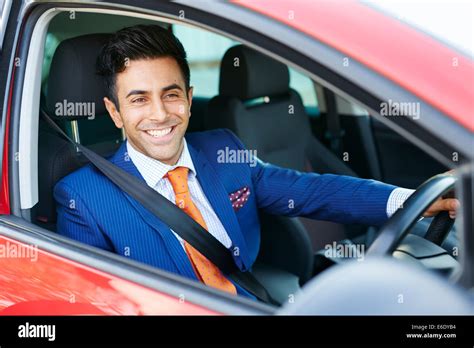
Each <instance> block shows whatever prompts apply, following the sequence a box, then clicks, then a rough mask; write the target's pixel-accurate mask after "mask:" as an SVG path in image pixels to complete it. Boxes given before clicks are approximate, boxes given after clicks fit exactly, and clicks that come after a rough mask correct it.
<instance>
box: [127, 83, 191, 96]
mask: <svg viewBox="0 0 474 348" xmlns="http://www.w3.org/2000/svg"><path fill="white" fill-rule="evenodd" d="M172 89H179V90H180V91H182V90H183V89H182V88H181V86H180V85H178V84H176V83H173V84H171V85H169V86H166V87H163V88H162V89H161V91H162V92H167V91H170V90H172ZM149 93H150V92H149V91H145V90H142V89H133V90H131V91H130V92H128V94H127V96H126V97H125V98H128V97H130V96H131V95H141V94H149Z"/></svg>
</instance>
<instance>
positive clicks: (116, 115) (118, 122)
mask: <svg viewBox="0 0 474 348" xmlns="http://www.w3.org/2000/svg"><path fill="white" fill-rule="evenodd" d="M104 104H105V108H106V109H107V111H108V112H109V115H110V117H111V118H112V121H114V123H115V127H117V128H122V127H123V122H122V117H121V116H120V112H118V110H117V108H116V107H115V104H114V102H113V101H111V100H110V99H109V98H107V97H104Z"/></svg>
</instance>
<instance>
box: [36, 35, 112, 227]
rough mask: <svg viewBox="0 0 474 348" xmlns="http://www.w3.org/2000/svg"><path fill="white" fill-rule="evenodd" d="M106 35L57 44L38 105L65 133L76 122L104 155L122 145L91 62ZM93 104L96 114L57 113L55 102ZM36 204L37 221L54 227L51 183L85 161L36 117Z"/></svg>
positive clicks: (83, 138) (83, 136)
mask: <svg viewBox="0 0 474 348" xmlns="http://www.w3.org/2000/svg"><path fill="white" fill-rule="evenodd" d="M107 38H108V34H93V35H84V36H79V37H76V38H72V39H68V40H65V41H63V42H61V44H60V45H59V46H58V48H57V49H56V51H55V53H54V56H53V60H52V63H51V71H50V74H49V77H48V85H47V94H46V96H45V98H44V101H43V102H42V109H43V110H44V111H45V112H46V113H47V114H48V115H49V116H50V117H51V118H53V119H54V120H55V121H56V122H57V123H58V124H59V125H60V126H61V127H62V128H63V129H64V130H66V132H68V130H69V129H70V127H71V121H77V123H78V129H79V135H80V139H81V143H82V144H84V145H87V146H88V147H89V148H90V149H91V150H93V151H95V152H97V153H99V154H100V155H102V156H104V157H109V156H111V155H112V154H113V153H114V152H115V151H116V149H117V148H118V146H119V145H120V144H119V142H120V137H121V134H120V131H119V130H118V129H117V128H116V127H115V125H114V124H113V122H112V120H111V119H110V117H109V116H108V114H107V110H106V109H105V106H104V103H103V101H102V98H103V97H104V96H105V95H106V92H105V87H104V85H103V82H102V80H101V78H100V77H99V76H97V75H96V73H95V62H96V59H97V55H98V54H99V51H100V48H101V47H102V45H103V44H104V42H105V40H106V39H107ZM64 101H66V102H70V103H76V102H77V103H84V102H87V103H93V105H94V111H95V115H94V116H95V117H94V118H91V119H88V118H87V117H85V116H84V115H82V116H81V115H75V114H73V115H68V116H61V115H58V114H57V112H56V106H57V103H63V102H64ZM38 152H39V153H38V155H39V161H38V166H39V168H38V170H39V178H38V179H39V198H40V199H39V203H38V204H37V205H36V206H35V208H34V210H33V216H34V219H35V220H36V221H35V222H37V223H39V224H41V225H43V227H46V228H48V229H50V230H55V222H56V204H55V201H54V198H53V188H54V185H55V184H56V182H58V181H59V180H60V179H61V178H63V177H64V176H66V175H68V174H69V173H71V172H73V171H74V170H76V169H78V168H80V167H81V166H83V165H84V164H86V163H87V162H88V160H87V159H86V158H85V157H84V156H83V155H82V154H81V153H80V152H77V151H76V148H75V147H74V146H72V145H71V144H70V143H68V142H67V141H66V140H65V139H63V138H62V137H60V136H59V135H58V134H57V133H55V132H54V131H53V130H51V129H50V128H49V127H48V126H47V125H46V124H45V122H44V121H43V120H42V119H40V129H39V146H38Z"/></svg>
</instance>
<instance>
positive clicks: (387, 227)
mask: <svg viewBox="0 0 474 348" xmlns="http://www.w3.org/2000/svg"><path fill="white" fill-rule="evenodd" d="M456 181H457V178H456V177H455V176H453V175H451V174H439V175H436V176H433V177H431V178H430V179H428V180H427V181H425V182H424V183H423V184H421V185H420V187H418V188H417V189H416V191H415V192H414V193H413V194H412V195H411V196H410V197H409V198H408V199H407V200H406V202H405V203H404V204H403V208H400V209H398V210H397V211H396V212H395V214H393V216H392V217H391V218H390V219H389V220H388V221H387V222H386V223H385V224H384V225H383V226H382V228H381V229H380V232H379V235H378V237H377V238H376V239H375V240H374V242H373V243H372V245H371V246H370V247H369V249H368V251H367V255H368V256H383V255H387V254H391V253H392V252H393V251H394V250H395V249H396V248H397V246H398V245H399V244H400V243H401V241H402V240H403V238H405V236H406V235H407V234H408V232H409V231H410V228H411V227H412V226H413V225H414V224H415V223H416V222H417V220H418V217H419V216H421V215H422V214H423V213H424V212H425V211H426V209H428V207H429V206H430V205H431V204H432V203H433V202H434V201H435V200H436V199H437V198H438V197H441V196H442V195H443V194H445V193H446V192H448V191H450V190H452V189H453V188H454V185H455V183H456Z"/></svg>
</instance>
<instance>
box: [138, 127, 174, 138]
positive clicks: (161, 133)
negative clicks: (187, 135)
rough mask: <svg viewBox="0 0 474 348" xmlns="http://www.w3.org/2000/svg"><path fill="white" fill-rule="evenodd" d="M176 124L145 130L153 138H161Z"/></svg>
mask: <svg viewBox="0 0 474 348" xmlns="http://www.w3.org/2000/svg"><path fill="white" fill-rule="evenodd" d="M175 127H176V126H171V127H168V128H163V129H150V130H147V131H145V132H146V133H147V134H148V135H151V136H152V137H153V138H163V137H165V136H166V135H168V134H170V133H171V132H172V131H173V129H174V128H175Z"/></svg>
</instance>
